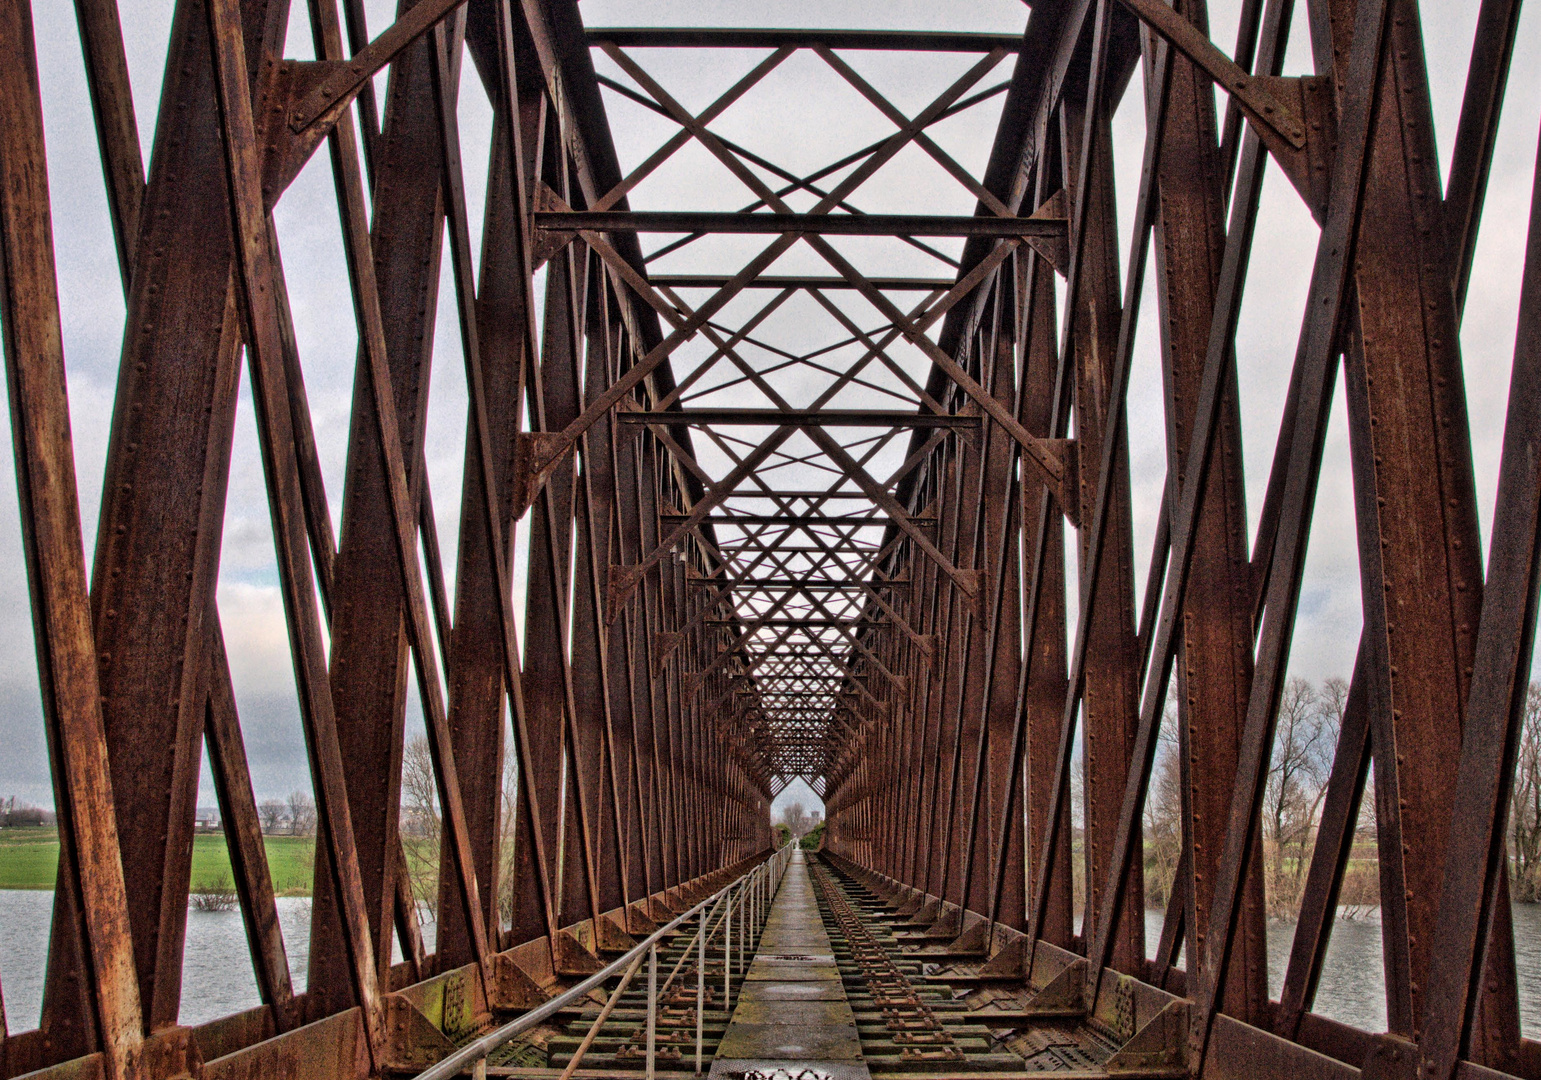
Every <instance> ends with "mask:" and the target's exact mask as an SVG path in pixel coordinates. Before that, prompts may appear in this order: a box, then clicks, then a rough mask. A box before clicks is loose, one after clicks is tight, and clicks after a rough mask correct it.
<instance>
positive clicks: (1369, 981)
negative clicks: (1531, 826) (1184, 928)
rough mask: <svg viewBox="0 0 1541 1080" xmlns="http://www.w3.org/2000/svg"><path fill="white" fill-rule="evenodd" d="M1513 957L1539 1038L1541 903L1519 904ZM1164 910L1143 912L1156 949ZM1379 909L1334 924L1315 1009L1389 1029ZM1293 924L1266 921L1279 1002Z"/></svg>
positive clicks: (1271, 983) (1271, 982) (1531, 1027)
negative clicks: (1387, 1026)
mask: <svg viewBox="0 0 1541 1080" xmlns="http://www.w3.org/2000/svg"><path fill="white" fill-rule="evenodd" d="M1513 912H1514V961H1515V968H1516V970H1517V972H1518V975H1519V990H1520V1030H1521V1032H1522V1033H1523V1034H1524V1035H1525V1036H1526V1037H1527V1038H1531V1039H1535V1038H1541V904H1515V905H1514V907H1513ZM1164 915H1165V913H1164V912H1161V911H1147V912H1146V913H1145V940H1146V943H1147V948H1148V949H1149V950H1150V952H1151V953H1152V954H1154V953H1155V950H1156V944H1157V942H1159V941H1160V939H1161V922H1162V919H1163V917H1164ZM1380 934H1381V926H1380V910H1379V909H1378V908H1377V909H1371V910H1370V911H1369V912H1368V913H1367V914H1362V915H1359V916H1358V917H1356V918H1352V919H1345V918H1339V919H1337V920H1336V921H1335V922H1334V923H1333V925H1332V940H1331V942H1330V943H1329V944H1328V946H1327V962H1326V964H1325V965H1324V967H1323V969H1322V978H1321V982H1320V983H1319V984H1318V986H1317V990H1316V1003H1315V1004H1314V1005H1313V1006H1312V1011H1313V1012H1317V1013H1320V1014H1321V1015H1323V1016H1327V1017H1330V1018H1332V1019H1333V1020H1338V1021H1341V1022H1342V1023H1345V1024H1352V1025H1353V1026H1354V1027H1357V1028H1363V1029H1365V1030H1366V1031H1376V1032H1380V1031H1385V1030H1386V972H1385V968H1384V967H1383V966H1382V963H1381V939H1380ZM1294 936H1295V924H1294V922H1293V921H1288V920H1283V919H1270V920H1269V922H1268V991H1269V995H1270V996H1271V997H1273V999H1274V1000H1276V1001H1277V1000H1278V998H1279V995H1280V993H1281V992H1282V991H1283V989H1284V969H1285V966H1286V965H1287V964H1288V962H1289V954H1290V945H1291V943H1292V942H1293V941H1294Z"/></svg>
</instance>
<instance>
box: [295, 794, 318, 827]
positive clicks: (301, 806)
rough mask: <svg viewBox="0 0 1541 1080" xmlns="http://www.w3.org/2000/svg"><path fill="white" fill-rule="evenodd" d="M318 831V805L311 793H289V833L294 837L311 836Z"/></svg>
mask: <svg viewBox="0 0 1541 1080" xmlns="http://www.w3.org/2000/svg"><path fill="white" fill-rule="evenodd" d="M315 831H316V804H315V801H314V800H313V799H311V797H310V793H309V792H305V791H291V792H290V793H289V833H290V835H292V836H311V835H313V834H314V833H315Z"/></svg>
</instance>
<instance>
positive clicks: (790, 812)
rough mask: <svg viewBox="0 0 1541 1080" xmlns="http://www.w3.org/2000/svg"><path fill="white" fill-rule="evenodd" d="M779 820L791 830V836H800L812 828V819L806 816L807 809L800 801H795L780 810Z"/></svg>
mask: <svg viewBox="0 0 1541 1080" xmlns="http://www.w3.org/2000/svg"><path fill="white" fill-rule="evenodd" d="M781 822H782V824H783V825H785V826H786V827H787V828H789V829H791V830H792V835H793V836H802V835H803V834H804V833H805V832H807V831H808V830H809V829H811V828H813V820H812V819H811V818H809V817H808V810H807V808H806V807H804V806H803V804H802V803H800V802H795V803H792V804H790V805H789V806H787V808H786V809H785V810H783V811H781Z"/></svg>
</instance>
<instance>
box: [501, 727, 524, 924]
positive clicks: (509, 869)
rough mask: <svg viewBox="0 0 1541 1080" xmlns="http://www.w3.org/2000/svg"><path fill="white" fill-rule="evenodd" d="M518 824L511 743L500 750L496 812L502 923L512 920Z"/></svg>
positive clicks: (515, 763)
mask: <svg viewBox="0 0 1541 1080" xmlns="http://www.w3.org/2000/svg"><path fill="white" fill-rule="evenodd" d="M518 825H519V755H517V754H516V753H514V751H513V747H512V744H511V743H509V744H506V745H505V747H504V750H503V800H502V806H501V809H500V813H499V815H498V918H499V919H500V920H501V921H502V925H508V924H509V923H512V922H513V921H514V903H515V900H516V898H517V897H518V891H517V890H518V884H519V883H518V881H517V880H516V879H515V877H514V865H515V863H514V860H515V858H516V856H517V854H518V850H519V848H518V836H519V831H518Z"/></svg>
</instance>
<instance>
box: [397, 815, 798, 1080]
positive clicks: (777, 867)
mask: <svg viewBox="0 0 1541 1080" xmlns="http://www.w3.org/2000/svg"><path fill="white" fill-rule="evenodd" d="M794 846H795V843H789V844H787V845H785V846H784V847H781V848H779V849H777V851H776V852H775V853H774V854H773V855H771V856H770V858H768V859H766V860H765V861H764V862H762V863H760V864H759V865H758V866H756V867H754V869H752V870H750V871H748V872H747V873H745V874H743V875H741V876H739V877H738V878H735V879H734V880H733V881H731V882H729V883H728V884H727V885H724V886H723V887H722V888H720V889H718V890H717V891H716V892H714V893H712V895H710V896H708V897H706V898H705V899H703V900H702V901H700V902H699V903H698V904H696V905H695V906H694V907H692V908H691V909H690V910H689V911H686V912H685V913H683V914H681V915H678V916H676V917H675V918H674V920H673V921H672V922H669V923H667V924H665V925H664V926H661V927H659V928H658V929H657V930H655V931H654V932H653V933H652V935H651V936H649V937H648V938H647V939H646V940H644V941H641V942H638V943H637V944H636V945H635V946H633V947H632V948H631V949H630V950H629V951H627V952H626V954H625V955H623V956H620V957H617V958H616V959H615V960H613V961H611V962H610V963H609V964H607V965H605V966H604V967H603V968H601V969H600V970H599V971H597V972H595V973H594V974H593V975H590V976H589V977H588V978H586V979H584V980H583V981H582V982H580V983H578V984H577V985H576V986H572V987H569V988H568V989H567V990H564V991H563V992H562V993H560V994H558V995H557V996H556V997H554V998H552V999H551V1000H550V1001H547V1002H545V1003H544V1004H542V1005H538V1006H536V1007H535V1008H533V1009H531V1010H529V1011H528V1012H524V1013H521V1014H519V1015H518V1016H516V1017H515V1018H514V1019H512V1020H510V1021H509V1022H508V1023H506V1024H504V1025H503V1026H502V1027H499V1028H495V1029H494V1030H492V1031H490V1032H488V1033H487V1034H486V1035H483V1036H482V1037H481V1038H479V1039H476V1040H475V1041H473V1042H469V1043H467V1044H466V1045H465V1046H462V1047H461V1048H460V1049H459V1050H456V1051H455V1052H454V1053H453V1054H451V1055H449V1056H448V1057H446V1058H444V1059H443V1060H442V1061H440V1062H439V1063H438V1064H437V1065H434V1066H432V1067H431V1068H429V1069H426V1070H424V1071H423V1072H421V1073H418V1075H417V1080H448V1078H449V1077H452V1076H456V1075H458V1074H459V1073H461V1072H464V1071H465V1070H466V1069H467V1068H470V1067H473V1066H475V1065H476V1064H477V1063H478V1062H480V1061H482V1060H484V1059H485V1058H486V1057H487V1056H488V1055H489V1054H491V1053H493V1052H494V1051H496V1050H498V1049H499V1048H500V1047H502V1046H504V1045H505V1044H507V1043H508V1042H510V1041H512V1040H513V1039H515V1038H517V1037H518V1036H520V1035H522V1034H523V1033H524V1032H526V1031H528V1030H530V1029H531V1028H533V1027H535V1026H536V1025H537V1024H540V1023H541V1022H543V1021H545V1020H547V1019H549V1018H550V1017H552V1016H554V1015H555V1014H556V1013H558V1012H560V1011H561V1010H562V1009H564V1008H566V1007H567V1006H568V1005H571V1004H572V1003H573V1002H575V1001H578V1000H579V999H581V998H584V997H586V996H587V995H588V994H589V993H590V992H591V991H592V990H594V989H596V988H598V987H600V986H602V985H604V983H605V982H606V981H607V980H609V979H610V978H611V977H612V976H614V975H615V974H616V973H617V972H620V971H622V970H624V969H626V968H627V966H628V965H630V964H631V962H632V961H634V960H638V959H640V958H641V957H642V956H643V954H644V953H648V954H650V960H651V962H652V965H653V979H652V983H653V985H652V987H651V988H650V991H649V1000H648V1070H647V1075H648V1077H649V1078H651V1077H652V1075H653V1049H654V1041H655V1039H654V1035H655V1026H656V1022H655V1017H656V1015H657V1002H656V1001H655V1000H654V999H655V998H656V995H657V975H656V972H657V967H656V965H657V949H658V942H659V941H661V940H662V939H663V938H665V937H667V936H668V935H670V934H672V933H674V932H675V931H676V930H677V929H679V927H680V925H681V924H682V923H686V922H689V921H690V920H691V919H693V918H695V917H696V916H697V915H698V914H700V913H701V912H702V911H703V909H705V908H706V907H707V906H708V905H715V904H716V903H718V902H719V901H720V900H728V897H729V895H730V894H731V893H732V892H733V891H734V890H735V889H740V890H742V889H744V888H747V887H748V885H749V884H750V883H751V882H754V881H756V879H757V878H760V879H761V880H763V881H766V882H767V883H769V884H770V889H767V890H766V895H765V896H764V897H759V898H757V899H756V907H757V909H758V911H759V915H758V918H757V922H758V921H763V915H764V913H765V912H767V911H768V910H769V907H770V905H769V903H768V901H769V898H770V895H771V890H772V889H774V887H775V885H777V884H779V883H780V881H781V876H782V874H784V873H785V872H786V866H787V862H788V860H789V859H790V857H791V852H792V849H793V847H794ZM761 875H764V876H763V878H761ZM771 875H774V878H775V881H774V882H773V883H772V882H770V878H771ZM742 899H743V898H742V896H741V897H740V900H741V901H742ZM727 907H728V915H729V916H731V913H732V910H733V901H732V900H728V904H727ZM724 921H725V922H726V919H725V920H724ZM742 921H743V920H742V919H741V922H742ZM703 929H704V927H703ZM731 932H732V930H731V924H728V929H727V932H726V933H725V934H724V938H725V939H726V938H727V936H728V934H731ZM727 945H728V942H727V941H726V940H725V941H724V955H725V957H726V950H727ZM705 951H706V935H705V934H702V935H701V938H700V953H701V956H702V957H703V958H704V957H705ZM742 959H743V946H742V944H741V945H740V962H741V963H742ZM702 970H704V965H702ZM728 973H729V972H728V965H727V964H726V963H725V964H724V977H725V978H724V986H725V987H726V976H727V975H728ZM724 1004H727V1001H726V995H725V996H724ZM696 1016H697V1024H696V1042H697V1045H696V1070H697V1071H698V1072H699V1071H700V1067H701V1066H700V1062H701V1047H700V1040H701V1024H700V1016H701V1008H700V995H699V993H698V1005H697V1011H696Z"/></svg>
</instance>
